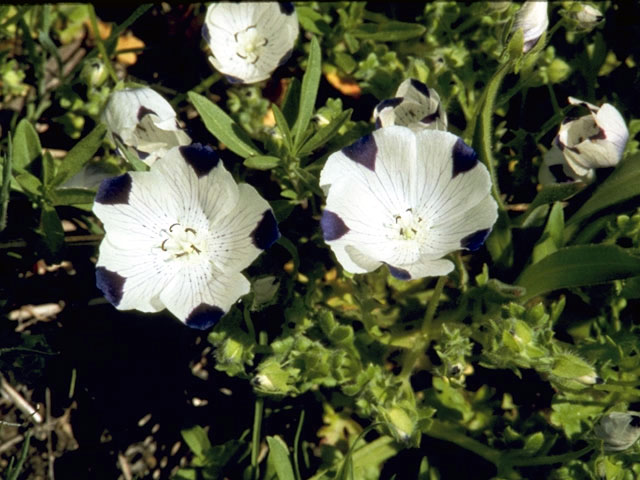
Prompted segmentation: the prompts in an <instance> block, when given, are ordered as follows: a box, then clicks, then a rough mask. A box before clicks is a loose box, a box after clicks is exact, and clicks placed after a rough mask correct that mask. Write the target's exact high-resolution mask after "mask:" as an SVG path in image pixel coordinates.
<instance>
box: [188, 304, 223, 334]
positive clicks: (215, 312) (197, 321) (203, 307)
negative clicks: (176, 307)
mask: <svg viewBox="0 0 640 480" xmlns="http://www.w3.org/2000/svg"><path fill="white" fill-rule="evenodd" d="M224 313H225V312H224V310H222V309H221V308H220V307H216V306H214V305H207V304H206V303H201V304H200V305H198V306H197V307H196V308H194V309H193V310H191V313H190V314H189V316H188V317H187V319H186V320H185V323H186V324H187V326H188V327H191V328H196V329H198V330H206V329H207V328H209V327H212V326H213V325H215V324H216V323H218V320H220V319H221V318H222V316H223V315H224Z"/></svg>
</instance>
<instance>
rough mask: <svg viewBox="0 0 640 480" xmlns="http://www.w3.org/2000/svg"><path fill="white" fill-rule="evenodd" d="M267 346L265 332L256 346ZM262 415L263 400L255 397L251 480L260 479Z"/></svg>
mask: <svg viewBox="0 0 640 480" xmlns="http://www.w3.org/2000/svg"><path fill="white" fill-rule="evenodd" d="M266 344H267V332H260V333H259V334H258V345H266ZM263 414H264V398H263V397H257V398H256V404H255V407H254V409H253V431H252V432H251V469H252V471H253V479H254V480H258V479H259V478H260V468H259V467H258V455H259V453H260V435H261V433H260V430H261V428H262V416H263Z"/></svg>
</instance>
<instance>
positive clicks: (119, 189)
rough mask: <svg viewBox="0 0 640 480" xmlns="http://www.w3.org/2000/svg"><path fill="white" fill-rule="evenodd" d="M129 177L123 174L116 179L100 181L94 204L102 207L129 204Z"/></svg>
mask: <svg viewBox="0 0 640 480" xmlns="http://www.w3.org/2000/svg"><path fill="white" fill-rule="evenodd" d="M131 185H132V179H131V175H129V174H128V173H125V174H124V175H120V176H118V177H113V178H107V179H105V180H103V181H102V183H101V184H100V187H98V193H96V202H98V203H101V204H103V205H118V204H122V203H129V194H130V193H131Z"/></svg>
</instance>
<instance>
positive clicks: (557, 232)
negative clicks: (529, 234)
mask: <svg viewBox="0 0 640 480" xmlns="http://www.w3.org/2000/svg"><path fill="white" fill-rule="evenodd" d="M563 242H564V210H563V208H562V204H561V203H559V202H556V203H554V204H553V208H552V209H551V212H550V213H549V219H548V220H547V225H546V226H545V227H544V231H543V232H542V235H541V236H540V239H539V240H538V243H537V244H536V245H535V247H533V254H532V255H531V263H538V262H539V261H540V260H542V259H543V258H545V257H547V256H549V255H551V254H552V253H553V252H555V251H557V250H558V249H559V248H562V246H563V245H564V243H563Z"/></svg>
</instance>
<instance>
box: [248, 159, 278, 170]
mask: <svg viewBox="0 0 640 480" xmlns="http://www.w3.org/2000/svg"><path fill="white" fill-rule="evenodd" d="M243 164H244V166H245V167H247V168H255V169H256V170H271V169H272V168H274V167H277V166H278V165H279V164H280V159H279V158H278V157H272V156H270V155H256V156H255V157H249V158H247V159H246V160H245V161H244V162H243Z"/></svg>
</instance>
